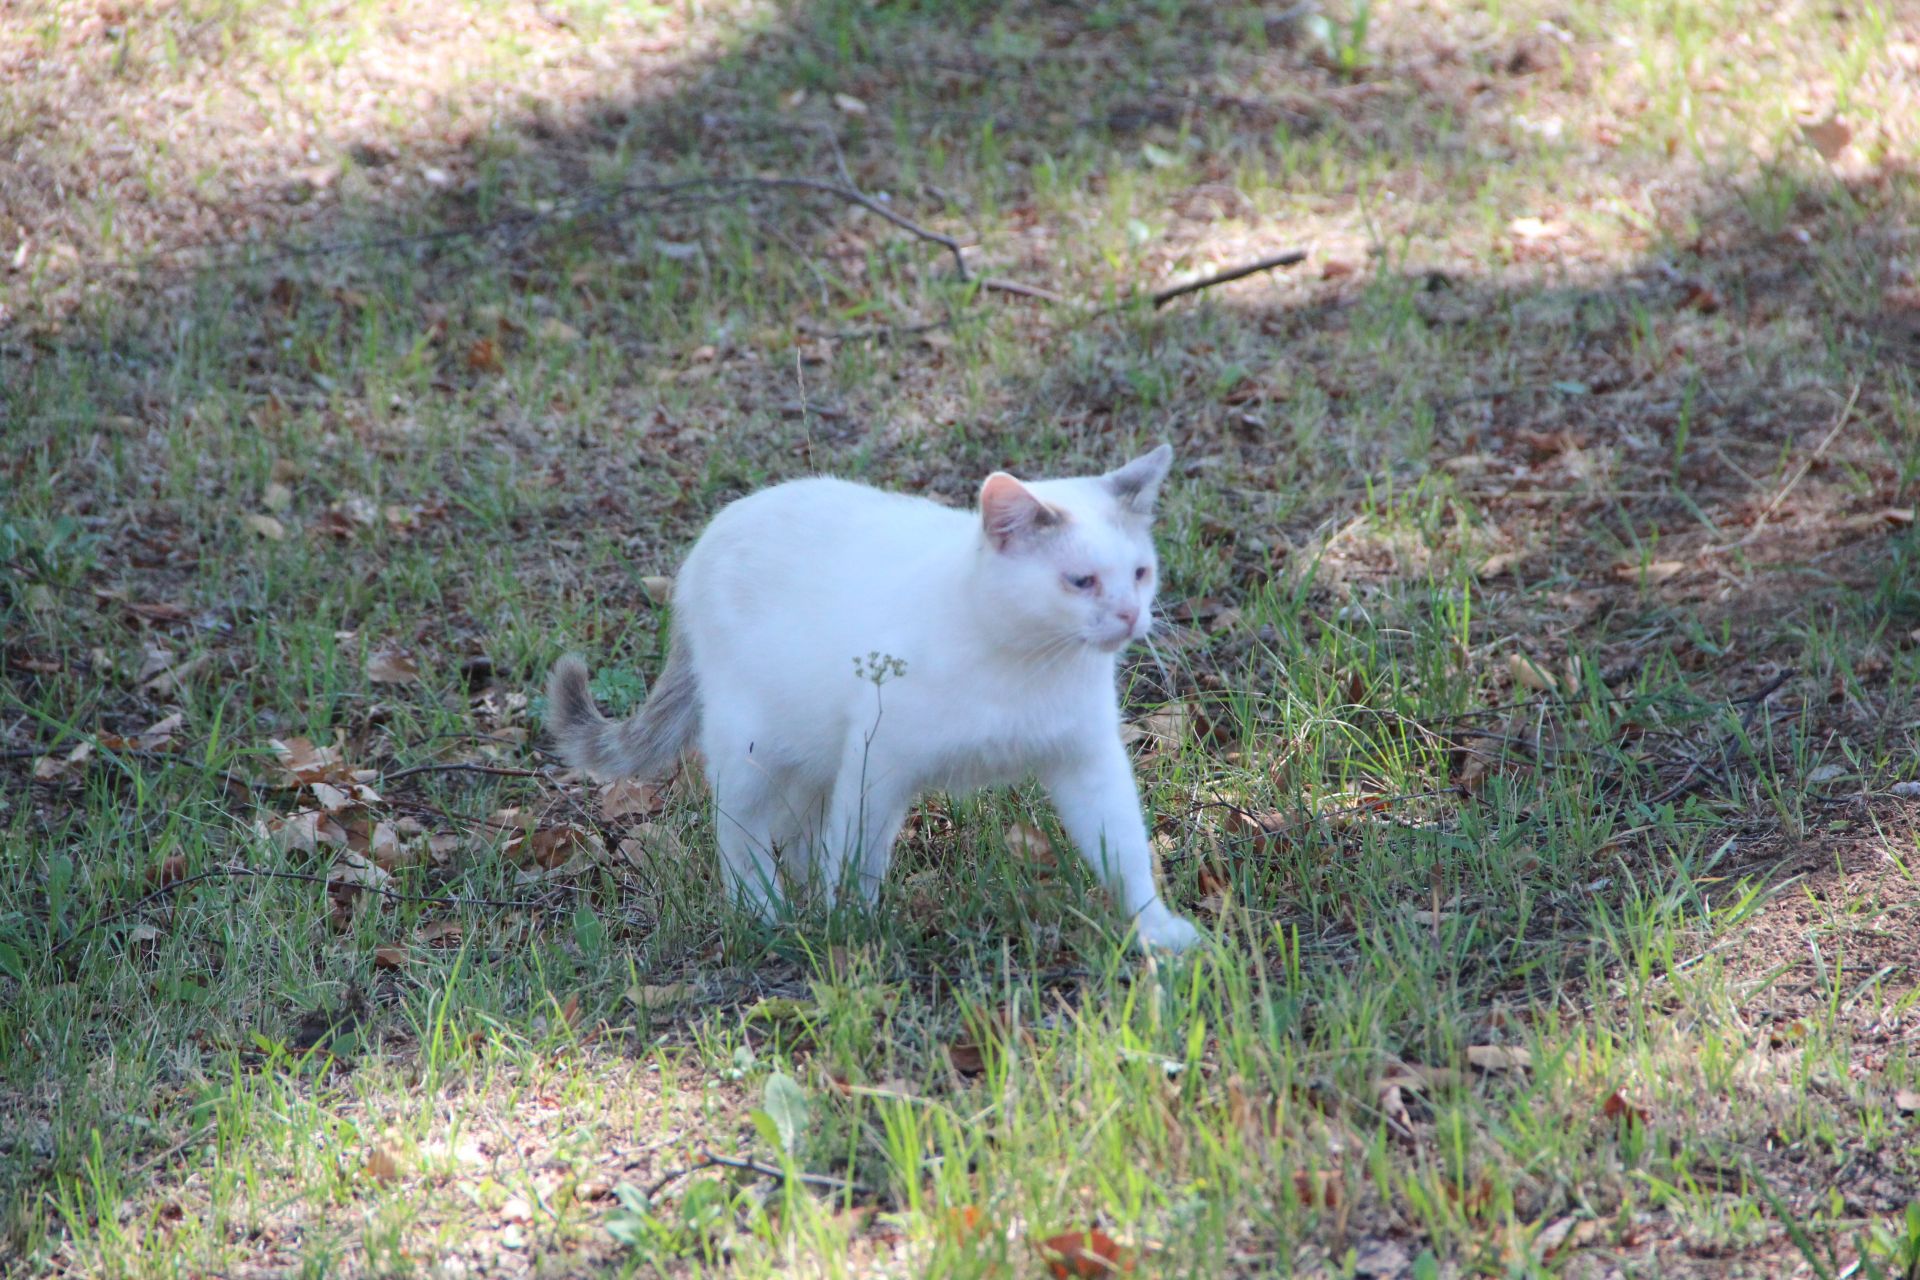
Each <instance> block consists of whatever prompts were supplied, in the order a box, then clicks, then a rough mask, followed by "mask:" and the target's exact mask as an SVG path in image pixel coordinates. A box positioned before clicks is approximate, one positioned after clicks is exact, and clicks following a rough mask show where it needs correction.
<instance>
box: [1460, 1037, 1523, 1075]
mask: <svg viewBox="0 0 1920 1280" xmlns="http://www.w3.org/2000/svg"><path fill="white" fill-rule="evenodd" d="M1467 1061H1468V1062H1470V1063H1472V1064H1473V1065H1474V1066H1476V1067H1478V1068H1480V1069H1481V1070H1482V1071H1525V1070H1526V1069H1527V1068H1528V1067H1531V1066H1532V1065H1533V1055H1532V1054H1531V1053H1529V1052H1527V1050H1525V1049H1523V1048H1520V1047H1519V1046H1517V1045H1503V1044H1474V1045H1468V1046H1467Z"/></svg>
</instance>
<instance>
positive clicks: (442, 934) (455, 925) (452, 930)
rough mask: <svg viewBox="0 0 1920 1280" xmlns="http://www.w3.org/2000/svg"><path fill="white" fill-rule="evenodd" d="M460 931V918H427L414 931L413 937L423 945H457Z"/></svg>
mask: <svg viewBox="0 0 1920 1280" xmlns="http://www.w3.org/2000/svg"><path fill="white" fill-rule="evenodd" d="M460 933H461V925H460V922H459V921H458V920H427V921H423V922H422V923H421V925H420V927H419V928H418V929H415V930H414V931H413V937H414V941H416V942H418V943H419V944H420V945H421V946H423V947H457V946H459V945H460Z"/></svg>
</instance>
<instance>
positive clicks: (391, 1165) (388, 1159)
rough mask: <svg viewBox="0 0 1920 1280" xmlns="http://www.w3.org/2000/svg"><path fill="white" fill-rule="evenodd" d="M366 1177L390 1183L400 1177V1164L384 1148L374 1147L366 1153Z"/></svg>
mask: <svg viewBox="0 0 1920 1280" xmlns="http://www.w3.org/2000/svg"><path fill="white" fill-rule="evenodd" d="M367 1176H368V1177H370V1178H374V1179H377V1180H379V1181H381V1182H392V1181H393V1180H394V1179H395V1178H398V1177H399V1176H400V1162H399V1161H398V1160H396V1159H394V1156H393V1153H392V1152H391V1151H388V1150H387V1149H386V1148H385V1147H375V1148H374V1149H373V1150H371V1151H369V1152H367Z"/></svg>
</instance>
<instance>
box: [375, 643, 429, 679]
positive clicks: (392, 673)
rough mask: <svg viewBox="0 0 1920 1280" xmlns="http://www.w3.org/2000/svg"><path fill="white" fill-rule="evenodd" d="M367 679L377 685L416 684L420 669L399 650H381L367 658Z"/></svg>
mask: <svg viewBox="0 0 1920 1280" xmlns="http://www.w3.org/2000/svg"><path fill="white" fill-rule="evenodd" d="M367 679H369V680H371V681H373V683H375V684H416V683H418V682H419V680H420V668H419V666H418V665H417V664H416V663H415V662H414V660H413V659H412V658H410V657H408V656H407V655H406V654H404V653H401V652H400V651H399V650H397V649H380V650H376V651H375V652H374V653H372V654H370V655H368V657H367Z"/></svg>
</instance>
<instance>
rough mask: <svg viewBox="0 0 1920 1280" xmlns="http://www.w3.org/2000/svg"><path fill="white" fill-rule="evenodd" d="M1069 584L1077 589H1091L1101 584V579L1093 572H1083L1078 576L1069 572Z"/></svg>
mask: <svg viewBox="0 0 1920 1280" xmlns="http://www.w3.org/2000/svg"><path fill="white" fill-rule="evenodd" d="M1067 585H1068V586H1070V587H1072V588H1073V589H1074V590H1075V591H1091V590H1093V589H1094V588H1095V587H1097V586H1099V585H1100V579H1099V577H1098V576H1097V575H1095V574H1091V573H1088V574H1082V575H1081V576H1080V577H1078V578H1076V577H1073V576H1072V575H1071V574H1069V575H1068V577H1067Z"/></svg>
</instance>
